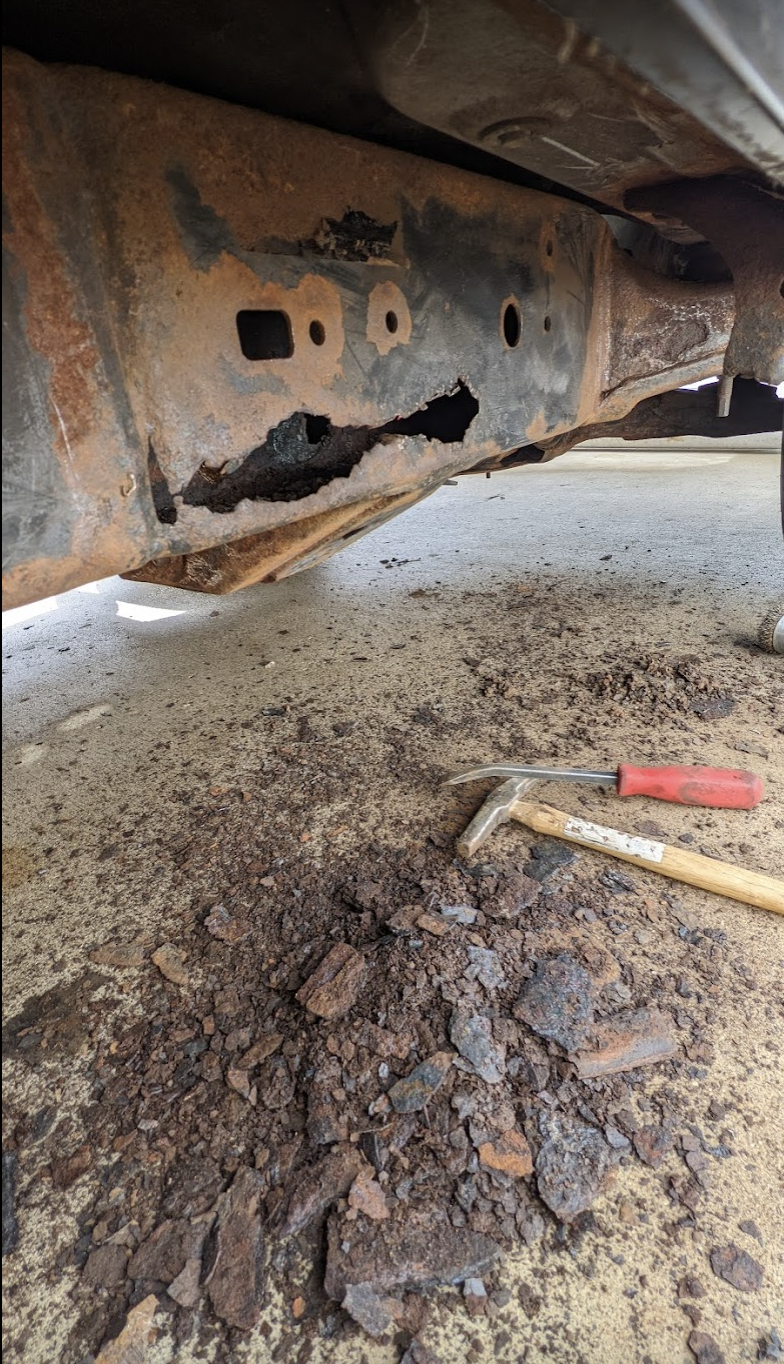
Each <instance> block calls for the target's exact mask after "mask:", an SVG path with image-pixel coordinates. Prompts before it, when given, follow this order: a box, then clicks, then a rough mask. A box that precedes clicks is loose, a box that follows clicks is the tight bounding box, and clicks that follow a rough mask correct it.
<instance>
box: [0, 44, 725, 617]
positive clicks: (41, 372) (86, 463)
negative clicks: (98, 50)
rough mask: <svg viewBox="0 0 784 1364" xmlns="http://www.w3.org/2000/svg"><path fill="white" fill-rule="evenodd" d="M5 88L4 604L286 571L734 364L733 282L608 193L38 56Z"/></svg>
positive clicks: (229, 584) (231, 582) (12, 58)
mask: <svg viewBox="0 0 784 1364" xmlns="http://www.w3.org/2000/svg"><path fill="white" fill-rule="evenodd" d="M3 98H4V120H3V143H4V169H3V193H4V208H5V215H4V233H3V269H4V285H5V303H4V329H5V331H6V336H7V348H6V355H5V357H4V379H5V384H4V387H5V389H6V407H5V413H4V456H3V459H4V494H5V495H4V551H3V587H4V605H5V606H10V605H16V604H19V603H22V602H25V601H28V600H32V599H35V598H36V597H40V596H42V595H45V594H47V593H50V592H54V591H59V590H64V589H66V588H69V587H72V586H76V585H78V584H79V583H81V582H84V581H87V580H89V579H91V578H96V577H101V576H105V575H106V574H109V573H113V572H121V571H125V572H132V573H134V574H135V575H137V576H140V577H145V578H150V579H152V580H153V581H169V582H172V581H177V582H179V583H180V585H182V586H187V587H193V588H199V589H201V590H207V591H215V592H221V591H227V590H231V589H232V588H234V587H236V586H240V585H242V584H244V583H248V582H252V581H258V580H259V579H262V578H276V577H280V576H283V575H284V574H285V573H287V572H290V571H293V569H295V568H297V567H303V566H305V565H306V564H309V563H311V562H313V561H314V559H317V558H320V557H324V555H325V554H326V553H329V552H331V551H332V550H334V549H335V548H339V547H340V546H341V545H342V544H344V543H345V542H346V540H348V539H351V538H353V537H354V536H355V535H357V534H359V533H360V532H361V531H362V530H363V529H367V528H370V527H371V526H373V525H375V524H378V522H379V520H382V519H384V518H385V517H386V516H388V515H391V514H393V513H394V512H395V511H397V510H399V509H401V508H402V507H404V506H407V505H409V504H410V503H411V502H413V501H415V500H417V499H418V498H419V497H420V496H422V495H424V494H425V493H426V492H428V491H431V490H432V489H433V488H435V487H437V486H438V485H439V484H440V483H442V482H443V481H444V480H445V479H446V478H448V477H449V476H450V475H452V474H454V473H457V472H460V471H462V470H466V469H468V468H470V467H471V466H472V465H476V464H477V463H480V462H487V461H491V460H494V459H497V457H498V456H499V455H502V454H503V453H504V452H507V451H512V450H515V449H517V448H519V447H521V446H525V445H530V444H543V443H545V442H547V441H550V440H553V439H554V438H556V437H558V436H560V435H563V434H565V433H567V432H569V431H571V430H574V429H575V428H577V427H583V426H587V425H589V424H591V423H596V422H605V421H612V420H615V419H617V418H618V417H622V416H624V415H625V414H626V413H627V412H628V411H629V410H630V409H631V408H632V407H633V406H635V405H636V404H637V403H638V402H640V401H641V400H642V399H645V398H647V397H649V396H651V395H652V394H656V393H660V392H663V391H665V390H667V389H671V388H673V387H675V386H677V385H679V384H683V383H687V382H691V381H694V380H697V379H701V378H704V377H707V376H709V375H711V374H714V373H716V372H717V370H718V369H720V368H721V363H722V357H723V354H724V351H725V349H726V346H727V341H728V337H729V334H730V331H731V328H732V323H733V315H734V314H733V297H732V291H731V289H729V288H728V287H727V286H724V285H711V286H702V285H694V284H685V283H682V282H678V281H674V280H668V279H665V278H663V277H661V276H654V275H651V274H648V273H647V272H645V271H644V270H642V269H640V268H639V267H638V266H636V265H635V264H634V262H632V261H631V260H630V259H629V258H628V257H627V256H626V255H625V254H624V253H623V252H621V251H620V250H619V249H618V248H617V247H616V245H615V243H614V241H613V239H612V236H611V234H610V232H609V230H608V228H607V225H606V224H605V222H604V220H603V219H602V218H601V217H600V215H598V214H597V213H595V212H594V211H593V210H591V209H590V208H587V207H584V206H583V205H580V204H575V203H571V202H568V201H566V200H563V199H560V198H556V197H553V196H549V195H544V194H541V193H538V192H536V191H533V190H526V189H521V188H518V187H516V186H510V185H507V184H501V183H498V182H495V181H493V180H488V179H486V178H483V177H480V176H476V175H471V174H469V173H466V172H463V171H460V170H456V169H454V168H451V167H447V166H443V165H436V164H433V163H430V162H428V161H424V160H422V159H419V158H416V157H412V156H409V155H406V154H404V153H400V152H395V151H390V150H388V149H382V148H378V147H375V146H370V145H368V144H364V143H360V142H356V141H354V140H352V139H350V138H346V137H343V136H338V135H336V134H333V133H327V132H323V131H320V130H316V129H313V128H309V127H304V126H302V125H298V124H292V123H287V122H285V121H283V120H280V119H276V118H271V117H269V116H266V115H264V114H260V113H257V112H254V111H250V110H247V109H243V108H239V107H235V106H231V105H225V104H222V103H220V102H218V101H215V100H209V99H205V98H203V97H198V96H193V95H189V94H185V93H183V92H181V91H176V90H172V89H169V88H167V87H161V86H155V85H152V84H149V83H146V82H143V81H139V80H136V79H133V78H131V77H125V76H115V75H111V74H107V73H103V72H98V71H92V70H84V69H81V68H55V67H52V68H47V67H42V66H40V65H38V64H36V63H35V62H33V61H31V60H30V59H28V58H26V57H22V56H20V55H18V54H16V53H5V54H4V96H3ZM151 561H154V562H151Z"/></svg>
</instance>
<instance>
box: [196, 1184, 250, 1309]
mask: <svg viewBox="0 0 784 1364" xmlns="http://www.w3.org/2000/svg"><path fill="white" fill-rule="evenodd" d="M260 1188H261V1178H260V1176H259V1175H258V1174H257V1173H256V1171H255V1170H248V1169H242V1170H238V1171H237V1174H236V1175H235V1176H234V1182H233V1183H232V1186H231V1188H230V1189H229V1192H228V1194H227V1195H226V1201H225V1202H224V1205H223V1208H222V1209H221V1212H220V1216H219V1219H218V1231H217V1240H216V1255H215V1261H214V1264H213V1267H212V1270H211V1273H210V1275H209V1277H208V1291H209V1295H210V1301H211V1303H212V1306H213V1310H214V1311H215V1313H216V1315H217V1316H219V1317H220V1318H221V1320H222V1321H225V1322H226V1324H227V1326H235V1327H236V1328H237V1330H239V1331H250V1330H251V1329H252V1327H254V1326H255V1325H256V1322H257V1321H258V1319H259V1314H260V1312H261V1299H262V1290H263V1280H262V1251H263V1239H262V1232H261V1216H260V1213H259V1199H260Z"/></svg>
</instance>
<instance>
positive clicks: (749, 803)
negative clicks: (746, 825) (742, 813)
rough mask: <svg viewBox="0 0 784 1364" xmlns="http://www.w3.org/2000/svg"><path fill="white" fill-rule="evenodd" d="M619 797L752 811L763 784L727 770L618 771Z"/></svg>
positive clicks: (623, 767)
mask: <svg viewBox="0 0 784 1364" xmlns="http://www.w3.org/2000/svg"><path fill="white" fill-rule="evenodd" d="M618 795H619V796H653V798H654V800H670V801H673V802H674V803H675V804H676V805H714V806H717V807H718V808H720V809H722V810H752V809H753V808H754V806H755V805H758V804H759V802H760V801H761V800H762V782H761V781H760V779H759V777H755V775H754V773H753V772H743V771H739V770H737V769H735V768H728V767H679V766H678V767H632V766H631V765H630V764H629V763H621V764H620V766H619V767H618Z"/></svg>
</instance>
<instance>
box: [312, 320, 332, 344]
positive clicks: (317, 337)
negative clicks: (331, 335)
mask: <svg viewBox="0 0 784 1364" xmlns="http://www.w3.org/2000/svg"><path fill="white" fill-rule="evenodd" d="M308 333H309V335H310V339H311V341H312V342H313V345H314V346H323V345H324V342H325V341H326V339H327V333H326V332H325V331H324V324H323V322H311V324H310V326H309V328H308Z"/></svg>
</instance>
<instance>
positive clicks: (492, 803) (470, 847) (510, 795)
mask: <svg viewBox="0 0 784 1364" xmlns="http://www.w3.org/2000/svg"><path fill="white" fill-rule="evenodd" d="M534 786H536V777H509V779H508V780H507V781H505V782H502V783H501V785H500V786H496V787H494V789H493V790H492V791H491V792H490V794H489V796H488V797H487V800H486V801H485V802H484V804H483V805H481V806H480V807H479V809H478V810H477V812H476V814H475V815H474V817H473V819H472V820H471V823H470V824H469V825H468V828H467V829H466V831H465V833H464V834H463V836H462V838H461V839H460V840H459V841H458V844H457V853H458V856H459V857H462V858H464V859H465V858H467V857H473V855H474V853H475V852H476V851H477V849H478V848H480V847H481V846H482V844H483V843H484V841H485V839H486V838H489V836H490V834H491V833H492V832H493V830H494V829H497V828H498V826H499V824H505V823H506V821H507V820H508V819H509V812H510V810H511V808H512V806H513V805H514V803H515V801H516V800H520V798H521V797H522V796H525V795H527V794H528V792H529V791H531V790H532V789H533V787H534Z"/></svg>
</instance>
